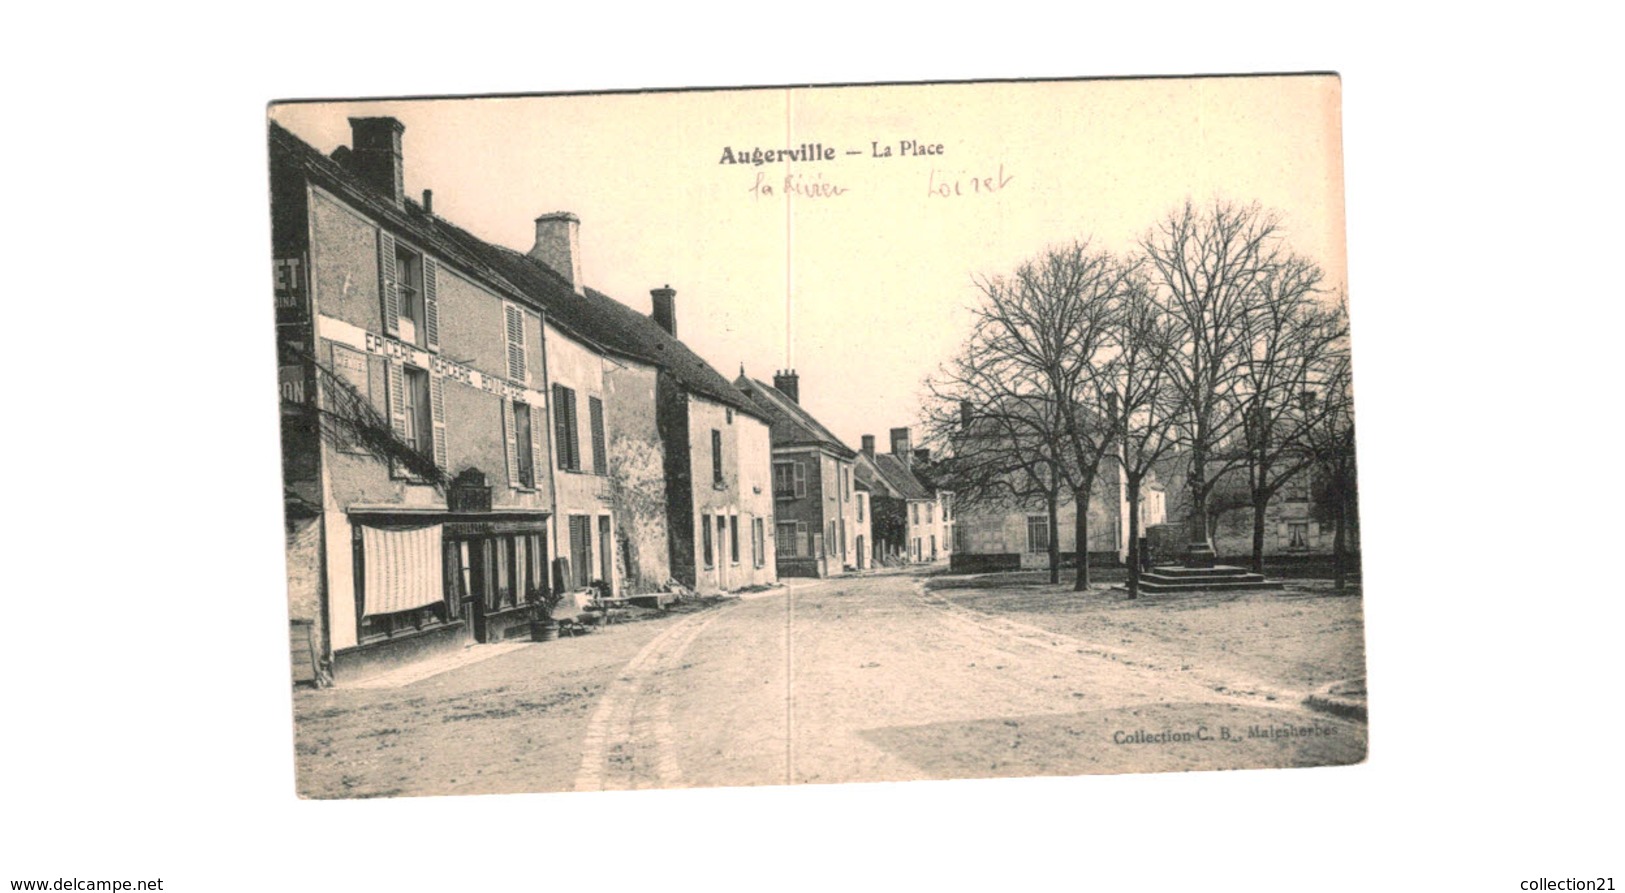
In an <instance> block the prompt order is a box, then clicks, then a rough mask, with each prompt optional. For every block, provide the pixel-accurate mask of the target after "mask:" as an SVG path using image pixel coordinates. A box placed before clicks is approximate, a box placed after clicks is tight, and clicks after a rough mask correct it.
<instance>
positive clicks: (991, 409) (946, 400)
mask: <svg viewBox="0 0 1625 893" xmlns="http://www.w3.org/2000/svg"><path fill="white" fill-rule="evenodd" d="M987 338H988V332H987V329H986V326H985V325H984V324H983V323H982V322H980V321H979V322H978V323H977V325H976V327H975V329H974V330H973V332H972V335H971V337H970V338H969V339H967V341H966V343H965V345H964V347H963V348H962V349H961V350H960V352H959V354H958V355H957V356H956V357H955V358H954V359H953V360H952V361H950V362H949V363H948V364H946V365H945V366H943V367H942V368H941V369H939V371H938V373H937V375H935V376H933V377H932V378H931V379H930V380H928V382H927V388H928V389H929V391H930V393H931V395H932V398H933V399H932V401H931V403H930V404H929V406H928V416H927V419H926V431H927V438H928V439H929V440H930V441H932V442H935V443H939V444H941V445H942V448H941V449H939V451H938V452H939V455H940V456H941V459H940V460H939V462H938V463H937V466H936V468H935V471H936V474H937V475H938V483H939V485H940V486H942V487H944V488H945V489H950V490H952V491H953V492H954V501H955V505H956V506H957V507H958V508H959V509H960V511H961V512H963V511H964V510H965V509H966V508H975V507H984V508H992V509H996V510H1003V509H1006V508H1010V507H1028V506H1032V505H1034V504H1038V503H1041V504H1042V505H1043V507H1044V510H1045V512H1046V517H1047V518H1048V524H1049V528H1050V530H1051V531H1052V532H1053V531H1054V529H1055V527H1056V526H1057V522H1058V517H1059V503H1060V499H1061V494H1062V476H1061V474H1060V473H1059V472H1058V469H1057V466H1058V465H1059V456H1060V436H1059V434H1058V431H1059V427H1060V423H1059V419H1058V417H1057V415H1056V413H1055V412H1054V407H1055V402H1054V400H1052V399H1050V398H1049V397H1048V396H1047V395H1045V394H1044V393H1043V391H1042V389H1041V386H1040V384H1039V382H1038V381H1037V380H1036V379H1035V378H1033V377H1032V376H1030V375H1028V374H1026V373H1025V372H1024V370H1022V369H1021V368H1020V367H1019V366H1018V365H1017V364H1015V363H1012V362H1010V361H1009V359H1008V358H1006V357H1002V356H999V355H998V354H996V353H994V352H993V351H991V350H989V349H988V347H987V340H986V339H987ZM1047 551H1048V556H1047V557H1048V560H1049V573H1050V582H1051V583H1057V582H1060V552H1059V546H1058V544H1057V543H1056V538H1055V537H1054V536H1051V537H1050V538H1049V544H1048V549H1047Z"/></svg>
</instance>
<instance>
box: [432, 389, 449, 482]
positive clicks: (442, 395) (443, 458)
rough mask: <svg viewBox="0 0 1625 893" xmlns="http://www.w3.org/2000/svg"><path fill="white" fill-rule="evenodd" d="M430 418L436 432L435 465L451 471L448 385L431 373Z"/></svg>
mask: <svg viewBox="0 0 1625 893" xmlns="http://www.w3.org/2000/svg"><path fill="white" fill-rule="evenodd" d="M429 417H430V420H431V421H432V422H433V425H432V426H431V427H432V428H433V430H434V464H436V465H438V466H440V467H441V468H444V469H447V470H450V468H451V457H450V456H449V455H448V454H447V452H446V385H445V379H443V378H442V377H441V376H439V375H436V374H435V373H434V372H432V371H431V372H430V373H429Z"/></svg>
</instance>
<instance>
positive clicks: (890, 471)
mask: <svg viewBox="0 0 1625 893" xmlns="http://www.w3.org/2000/svg"><path fill="white" fill-rule="evenodd" d="M874 463H875V470H876V471H877V472H879V474H880V477H881V479H882V480H884V481H885V483H886V486H887V487H888V488H890V489H891V490H892V491H894V492H895V493H897V495H898V496H900V497H902V498H903V499H930V498H931V492H930V491H929V490H927V489H925V486H924V485H923V484H921V483H920V481H919V478H916V477H915V476H914V473H913V472H911V471H909V470H908V466H906V465H904V464H903V460H901V459H899V458H897V457H896V456H893V455H892V454H891V453H876V454H875V455H874Z"/></svg>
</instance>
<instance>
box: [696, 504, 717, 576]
mask: <svg viewBox="0 0 1625 893" xmlns="http://www.w3.org/2000/svg"><path fill="white" fill-rule="evenodd" d="M713 548H715V546H713V545H712V543H711V521H710V519H708V518H706V517H704V516H703V515H702V516H701V517H700V552H701V554H702V555H703V556H704V557H705V566H706V567H708V568H709V567H715V566H716V563H717V562H716V556H715V555H713V554H712V551H711V550H712V549H713Z"/></svg>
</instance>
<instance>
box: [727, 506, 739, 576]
mask: <svg viewBox="0 0 1625 893" xmlns="http://www.w3.org/2000/svg"><path fill="white" fill-rule="evenodd" d="M728 561H729V562H730V563H732V564H738V563H739V516H738V515H729V516H728Z"/></svg>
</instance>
